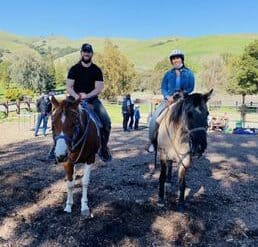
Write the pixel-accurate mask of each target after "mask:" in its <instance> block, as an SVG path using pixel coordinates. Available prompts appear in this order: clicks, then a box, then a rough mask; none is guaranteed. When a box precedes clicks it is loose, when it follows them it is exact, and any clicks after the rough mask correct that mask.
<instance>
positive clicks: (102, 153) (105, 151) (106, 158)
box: [99, 147, 112, 162]
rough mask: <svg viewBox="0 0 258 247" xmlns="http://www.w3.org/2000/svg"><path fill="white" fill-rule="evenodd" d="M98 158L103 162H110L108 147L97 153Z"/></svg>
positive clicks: (110, 156)
mask: <svg viewBox="0 0 258 247" xmlns="http://www.w3.org/2000/svg"><path fill="white" fill-rule="evenodd" d="M99 157H100V158H101V160H102V161H103V162H110V161H111V160H112V155H111V153H110V151H109V148H108V147H102V148H101V150H100V152H99Z"/></svg>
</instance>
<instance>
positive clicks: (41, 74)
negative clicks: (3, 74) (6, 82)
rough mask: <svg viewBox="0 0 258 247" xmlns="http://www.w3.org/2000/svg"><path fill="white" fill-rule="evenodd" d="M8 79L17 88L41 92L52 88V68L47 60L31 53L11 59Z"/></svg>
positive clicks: (51, 64)
mask: <svg viewBox="0 0 258 247" xmlns="http://www.w3.org/2000/svg"><path fill="white" fill-rule="evenodd" d="M10 79H11V82H12V83H15V84H16V85H18V86H21V87H24V88H28V89H31V90H33V91H39V92H42V91H43V90H51V89H52V88H54V67H53V63H52V62H51V61H50V60H49V59H44V60H43V59H42V58H41V57H40V56H36V55H35V54H32V53H24V54H23V55H22V56H19V55H18V56H16V55H14V56H13V57H12V58H11V66H10Z"/></svg>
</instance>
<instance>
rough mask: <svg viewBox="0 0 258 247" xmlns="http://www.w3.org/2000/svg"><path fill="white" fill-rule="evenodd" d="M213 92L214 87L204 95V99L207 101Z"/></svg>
mask: <svg viewBox="0 0 258 247" xmlns="http://www.w3.org/2000/svg"><path fill="white" fill-rule="evenodd" d="M212 92H213V88H212V89H211V90H210V91H209V92H208V93H205V94H204V95H203V99H204V101H205V102H207V101H208V100H209V99H210V98H211V95H212Z"/></svg>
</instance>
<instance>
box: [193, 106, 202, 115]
mask: <svg viewBox="0 0 258 247" xmlns="http://www.w3.org/2000/svg"><path fill="white" fill-rule="evenodd" d="M194 109H195V110H196V111H197V112H198V113H199V114H202V112H201V110H200V107H199V106H197V107H195V108H194Z"/></svg>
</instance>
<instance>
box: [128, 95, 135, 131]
mask: <svg viewBox="0 0 258 247" xmlns="http://www.w3.org/2000/svg"><path fill="white" fill-rule="evenodd" d="M129 107H130V115H129V119H130V122H129V129H130V130H132V129H133V123H134V103H133V100H132V98H131V97H130V106H129Z"/></svg>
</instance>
